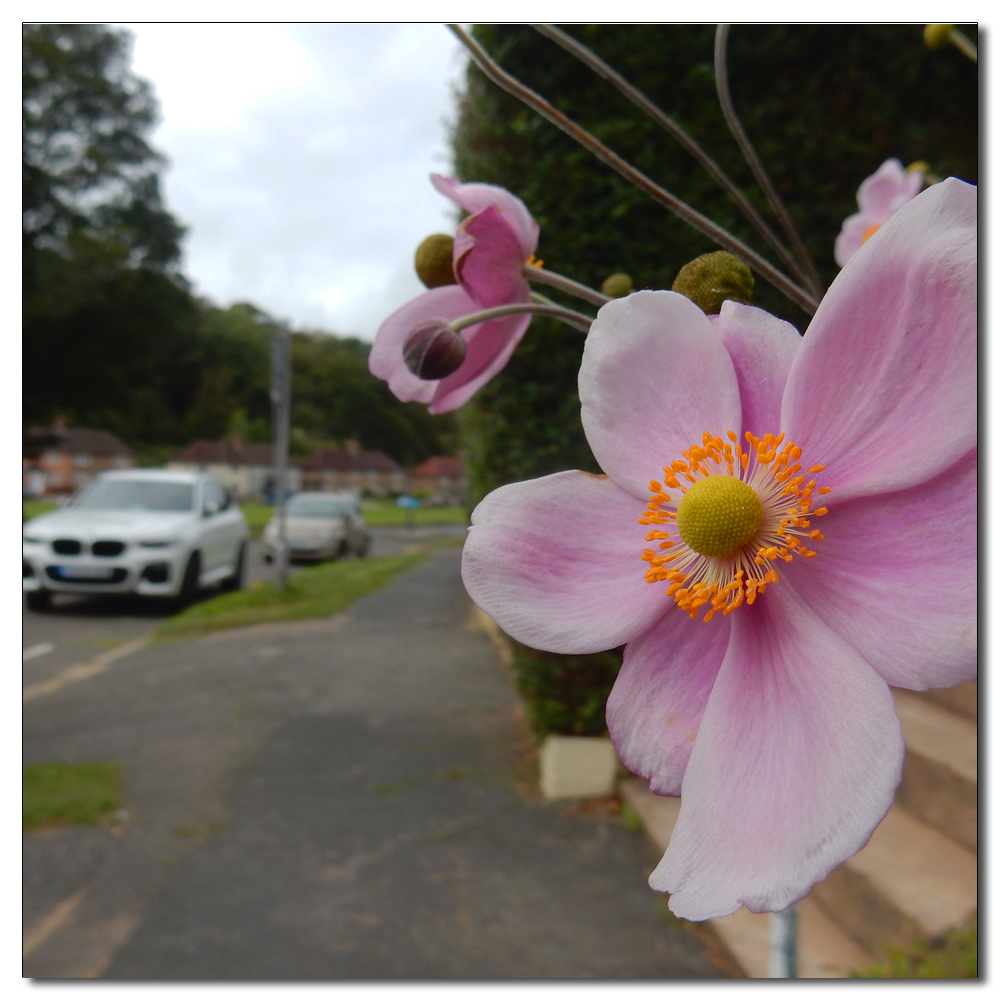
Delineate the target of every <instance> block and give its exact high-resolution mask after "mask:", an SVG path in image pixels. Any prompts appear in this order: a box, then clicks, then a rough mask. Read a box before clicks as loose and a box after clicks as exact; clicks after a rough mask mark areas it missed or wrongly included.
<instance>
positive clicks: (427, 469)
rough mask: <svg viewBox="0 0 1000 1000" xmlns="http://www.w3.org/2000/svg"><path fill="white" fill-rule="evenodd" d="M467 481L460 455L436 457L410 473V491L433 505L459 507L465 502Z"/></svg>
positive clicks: (422, 463)
mask: <svg viewBox="0 0 1000 1000" xmlns="http://www.w3.org/2000/svg"><path fill="white" fill-rule="evenodd" d="M466 485H467V481H466V478H465V472H464V469H463V467H462V458H461V456H460V455H434V456H432V457H431V458H429V459H427V461H426V462H421V463H420V465H418V466H417V467H416V468H415V469H414V470H413V472H411V473H410V489H411V490H412V491H413V492H414V493H417V494H423V495H425V496H427V497H429V498H430V502H431V503H432V504H435V505H438V504H440V505H441V506H449V505H451V506H457V505H458V504H461V503H463V502H464V501H465V489H466Z"/></svg>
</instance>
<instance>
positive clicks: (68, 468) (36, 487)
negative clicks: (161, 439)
mask: <svg viewBox="0 0 1000 1000" xmlns="http://www.w3.org/2000/svg"><path fill="white" fill-rule="evenodd" d="M134 465H135V453H134V452H133V451H132V449H131V448H129V446H128V445H127V444H125V442H124V441H122V440H121V439H120V438H118V437H116V436H115V435H114V434H112V433H111V432H110V431H102V430H97V429H95V428H91V427H66V426H65V425H64V424H63V423H62V422H61V421H57V422H56V424H55V425H54V426H53V427H30V428H26V429H25V433H24V447H23V454H22V458H21V489H22V492H23V494H24V495H25V496H31V497H40V496H45V495H47V494H59V493H72V492H73V491H74V490H78V489H79V488H80V487H81V486H86V484H87V483H89V482H90V480H91V479H93V478H94V476H96V475H97V473H98V472H104V471H106V470H108V469H128V468H130V467H132V466H134Z"/></svg>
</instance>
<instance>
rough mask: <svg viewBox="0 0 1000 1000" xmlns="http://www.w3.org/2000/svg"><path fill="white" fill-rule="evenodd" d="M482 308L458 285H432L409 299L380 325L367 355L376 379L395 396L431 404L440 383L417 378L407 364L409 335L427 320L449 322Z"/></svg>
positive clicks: (471, 332)
mask: <svg viewBox="0 0 1000 1000" xmlns="http://www.w3.org/2000/svg"><path fill="white" fill-rule="evenodd" d="M479 308H480V307H479V305H478V303H476V302H475V301H474V300H473V299H471V298H469V296H468V294H467V293H466V292H465V291H463V290H462V289H461V288H459V286H458V285H443V286H441V287H440V288H432V289H430V291H427V292H424V294H423V295H418V296H417V297H416V298H415V299H410V301H409V302H407V303H406V304H405V305H402V306H400V307H399V308H398V309H397V310H396V311H395V312H394V313H393V314H392V315H391V316H389V317H388V319H386V320H385V322H384V323H383V324H382V325H381V326H380V327H379V329H378V333H376V334H375V341H374V343H373V344H372V349H371V353H370V354H369V355H368V370H369V371H370V372H371V373H372V374H373V375H374V376H376V377H377V378H380V379H384V380H385V381H386V382H388V383H389V388H390V389H391V390H392V393H393V395H394V396H395V397H396V398H397V399H401V400H402V401H403V402H404V403H408V402H411V401H413V400H416V401H418V402H421V403H429V402H430V401H431V400H432V399H433V398H434V394H435V392H436V391H437V389H438V383H437V382H429V381H427V380H426V379H422V378H418V377H417V376H416V375H414V374H413V373H412V372H411V371H410V370H409V369H408V368H407V367H406V364H405V362H404V361H403V345H404V343H405V342H406V338H407V337H409V335H410V334H411V333H412V332H413V331H414V330H415V329H416V328H417V327H418V326H419V325H420V324H421V323H423V322H426V321H427V320H430V319H441V320H443V321H444V322H446V323H448V322H450V321H451V320H453V319H457V318H458V317H459V316H466V315H468V314H469V313H473V312H476V311H477V310H478V309H479ZM478 330H479V327H471V328H470V329H468V330H464V331H463V336H465V337H466V339H469V337H470V336H472V335H474V334H475V333H476V332H477V331H478ZM466 361H468V359H466Z"/></svg>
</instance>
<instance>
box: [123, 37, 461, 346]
mask: <svg viewBox="0 0 1000 1000" xmlns="http://www.w3.org/2000/svg"><path fill="white" fill-rule="evenodd" d="M127 27H128V28H129V29H130V30H131V31H132V32H133V33H134V34H135V36H136V43H135V52H134V62H133V68H134V70H135V72H136V73H137V74H139V75H140V76H144V77H146V78H147V79H149V80H150V81H151V82H152V83H153V86H154V87H155V90H156V93H157V96H158V98H159V100H160V102H161V109H162V119H163V120H162V124H161V125H160V127H159V128H158V129H157V131H156V132H155V133H154V134H153V143H154V145H155V146H156V147H157V148H158V149H160V150H162V151H163V152H164V153H166V155H167V156H168V157H169V159H170V161H171V165H170V168H169V169H168V171H167V172H166V175H165V191H166V197H167V203H168V206H169V207H170V209H171V210H172V211H173V212H174V213H175V215H177V217H178V218H179V220H180V221H181V222H182V223H184V224H185V225H187V226H188V227H189V233H188V236H187V237H186V239H185V257H184V271H185V273H186V274H187V275H188V277H189V278H191V280H192V281H193V282H194V284H195V286H196V289H197V290H198V291H199V292H200V293H202V294H204V295H207V296H208V297H209V298H211V299H213V300H214V301H217V302H219V303H220V304H228V303H229V302H233V301H237V300H240V299H245V300H249V301H252V302H254V303H255V304H256V305H258V306H260V307H261V308H262V309H265V310H266V311H268V312H270V313H272V314H274V315H276V316H278V317H280V318H283V319H287V320H289V321H291V322H292V323H294V324H295V325H296V326H320V327H323V328H325V329H328V330H331V331H335V332H338V333H354V334H358V335H360V336H362V337H364V338H365V339H368V340H370V339H371V338H372V337H373V336H374V333H375V330H376V329H377V328H378V324H379V322H380V321H381V320H382V319H383V318H384V317H385V316H386V315H388V313H389V312H391V311H392V310H393V309H394V308H396V307H398V306H399V305H401V304H402V303H403V302H405V301H406V300H407V299H408V298H411V297H412V296H413V295H416V294H418V293H419V292H420V291H421V286H420V284H419V282H418V281H417V279H416V277H415V275H413V273H412V264H411V262H412V255H413V251H414V249H415V248H416V246H417V244H418V243H419V242H420V240H422V239H423V237H424V236H426V235H427V234H428V233H430V232H435V231H441V230H442V229H443V230H447V229H448V228H449V227H450V226H451V225H452V223H451V222H450V219H451V211H450V210H451V204H450V202H448V201H447V200H446V199H444V198H442V197H441V196H440V195H438V194H437V193H436V192H435V191H434V190H433V188H431V186H430V184H429V182H428V179H427V175H428V174H429V173H430V172H431V171H432V170H436V171H441V172H447V171H448V169H449V162H450V161H449V154H448V146H447V126H446V120H447V119H450V118H451V117H452V116H453V96H452V90H453V87H454V85H455V84H456V83H457V82H458V79H459V77H460V74H461V72H462V68H463V66H464V60H463V58H462V56H461V55H460V49H459V46H458V43H457V42H456V41H455V40H454V39H453V37H452V36H451V34H450V33H449V32H448V31H447V30H446V29H445V28H444V27H442V26H440V25H427V24H405V25H398V24H364V25H362V24H325V25H323V24H314V25H303V24H299V25H273V24H243V25H232V24H223V25H218V24H186V25H181V24H129V25H127Z"/></svg>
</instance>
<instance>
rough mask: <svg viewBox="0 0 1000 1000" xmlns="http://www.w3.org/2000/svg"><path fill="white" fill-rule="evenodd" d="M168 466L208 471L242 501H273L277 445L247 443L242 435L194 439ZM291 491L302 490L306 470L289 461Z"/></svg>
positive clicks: (192, 470)
mask: <svg viewBox="0 0 1000 1000" xmlns="http://www.w3.org/2000/svg"><path fill="white" fill-rule="evenodd" d="M167 468H168V469H179V470H183V471H185V472H207V473H209V474H210V475H213V476H215V477H216V479H218V480H219V481H220V482H221V483H222V485H223V486H225V487H226V489H228V490H229V491H230V492H231V493H232V494H233V495H234V496H236V497H237V499H239V500H257V501H262V502H265V501H266V502H272V501H273V499H274V488H275V481H276V480H275V476H276V472H275V468H274V446H273V445H270V444H257V443H254V442H245V441H243V439H242V438H241V437H240V436H239V435H238V434H233V435H232V436H231V437H230V438H229V439H228V440H226V441H192V442H191V444H189V445H188V446H187V447H186V448H184V449H183V450H181V451H180V452H179V453H178V454H176V455H175V456H174V457H173V458H172V459H171V460H170V461H169V462H167ZM287 483H288V490H289V491H290V492H292V493H297V492H298V491H299V490H300V489H302V470H301V469H300V468H299V467H298V465H297V464H293V463H291V462H289V464H288V479H287Z"/></svg>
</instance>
